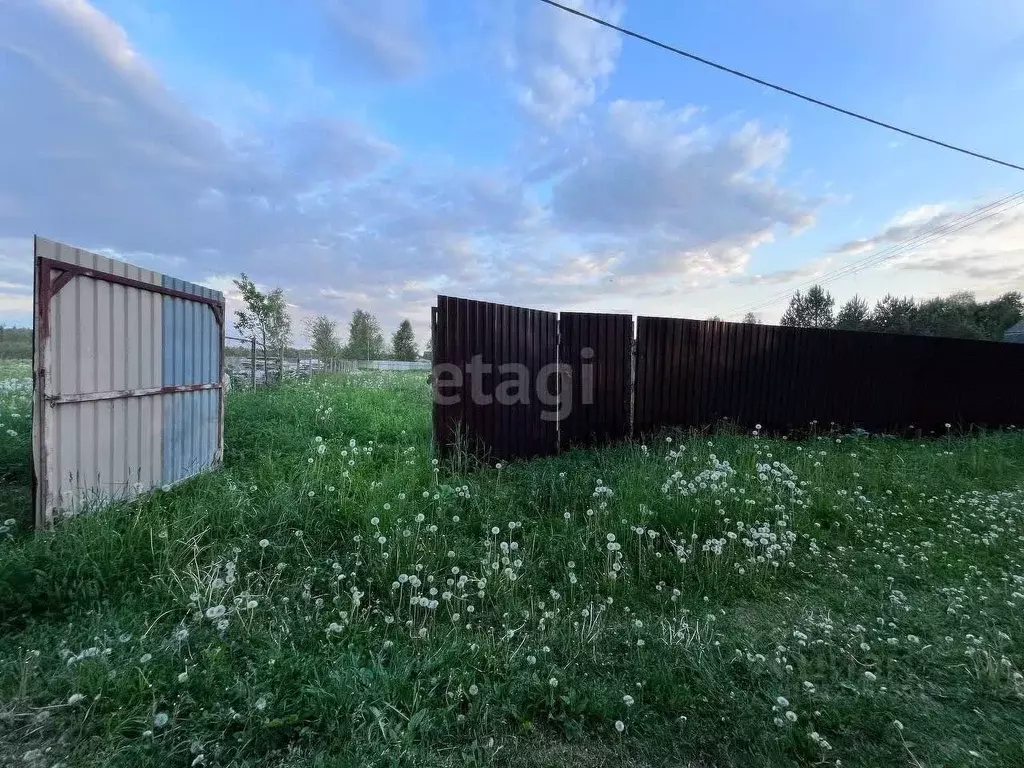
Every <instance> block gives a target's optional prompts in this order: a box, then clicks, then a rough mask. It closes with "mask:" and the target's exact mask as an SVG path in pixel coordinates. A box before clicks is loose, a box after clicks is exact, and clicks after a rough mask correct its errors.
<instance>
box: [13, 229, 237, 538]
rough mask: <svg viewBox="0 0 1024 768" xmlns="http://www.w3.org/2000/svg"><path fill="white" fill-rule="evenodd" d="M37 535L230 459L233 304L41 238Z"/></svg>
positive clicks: (37, 277)
mask: <svg viewBox="0 0 1024 768" xmlns="http://www.w3.org/2000/svg"><path fill="white" fill-rule="evenodd" d="M34 315H35V317H34V320H35V323H34V325H35V327H34V331H33V333H34V349H33V378H34V417H33V441H32V446H33V473H34V477H33V484H34V506H35V518H36V524H37V526H40V527H44V526H47V525H49V524H50V523H52V522H53V521H54V519H55V518H56V517H59V516H66V515H73V514H76V513H78V512H80V511H82V510H83V509H85V508H86V507H90V506H93V505H100V504H102V503H105V502H107V501H110V500H112V499H127V498H132V497H134V496H136V495H138V494H139V493H143V492H145V491H148V490H150V489H152V488H154V487H159V486H162V485H166V484H170V483H175V482H178V481H180V480H183V479H185V478H187V477H190V476H192V475H194V474H196V473H197V472H199V471H202V470H203V469H206V468H208V467H211V466H213V465H215V464H217V463H219V462H220V460H221V454H222V446H223V397H222V391H221V381H222V377H223V346H224V337H223V334H224V322H223V319H224V297H223V295H222V294H220V293H218V292H216V291H212V290H210V289H208V288H203V287H201V286H198V285H195V284H193V283H187V282H184V281H181V280H176V279H174V278H170V277H167V276H165V275H161V274H159V273H157V272H153V271H150V270H146V269H141V268H139V267H135V266H132V265H129V264H125V263H123V262H120V261H116V260H113V259H108V258H106V257H103V256H99V255H97V254H95V253H90V252H89V251H83V250H80V249H78V248H73V247H71V246H68V245H63V244H61V243H56V242H53V241H51V240H47V239H45V238H41V237H37V238H36V240H35V312H34Z"/></svg>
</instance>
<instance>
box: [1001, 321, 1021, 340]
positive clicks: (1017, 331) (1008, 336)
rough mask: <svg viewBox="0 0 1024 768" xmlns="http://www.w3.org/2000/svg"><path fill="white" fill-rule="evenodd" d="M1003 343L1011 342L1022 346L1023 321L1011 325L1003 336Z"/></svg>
mask: <svg viewBox="0 0 1024 768" xmlns="http://www.w3.org/2000/svg"><path fill="white" fill-rule="evenodd" d="M1003 341H1012V342H1013V343H1014V344H1024V320H1021V321H1020V322H1019V323H1017V324H1015V325H1011V326H1010V327H1009V328H1007V329H1006V333H1004V334H1003Z"/></svg>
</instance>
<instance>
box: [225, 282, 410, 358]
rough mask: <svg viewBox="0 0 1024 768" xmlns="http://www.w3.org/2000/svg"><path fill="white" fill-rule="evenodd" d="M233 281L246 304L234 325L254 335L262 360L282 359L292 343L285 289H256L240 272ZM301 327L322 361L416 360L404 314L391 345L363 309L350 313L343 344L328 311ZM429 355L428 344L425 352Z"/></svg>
mask: <svg viewBox="0 0 1024 768" xmlns="http://www.w3.org/2000/svg"><path fill="white" fill-rule="evenodd" d="M234 284H235V287H236V288H237V289H238V291H239V293H240V294H241V298H242V302H243V303H244V304H245V308H244V309H239V310H237V311H236V312H235V328H236V329H238V331H239V333H241V334H243V335H246V336H249V337H250V338H255V339H256V342H257V345H258V346H259V347H260V348H261V349H262V350H263V356H264V360H266V359H267V357H273V358H277V359H278V360H282V359H283V358H284V357H285V355H287V354H289V351H290V350H291V347H290V346H289V345H290V344H291V341H292V320H291V315H290V314H289V312H288V302H287V301H286V299H285V294H284V290H283V289H282V288H274V289H273V290H271V291H267V292H263V291H260V290H259V289H258V288H257V287H256V284H255V283H253V281H252V279H251V278H249V276H248V275H246V274H245V273H244V272H243V273H242V274H241V276H240V277H239V278H238V279H237V280H235V281H234ZM305 325H306V333H307V335H308V337H309V341H310V353H311V354H312V355H313V356H314V357H316V358H318V359H320V360H336V359H348V360H384V359H390V360H416V359H417V358H418V357H420V352H419V349H418V347H417V344H416V337H415V335H414V334H413V330H412V323H410V322H409V320H408V318H407V319H405V320H403V321H402V322H401V323H399V325H398V328H397V329H396V330H395V332H394V333H393V334H392V335H391V339H390V344H388V343H386V342H385V339H384V334H383V332H382V330H381V327H380V322H379V321H378V320H377V318H376V317H374V315H373V314H371V313H370V312H367V311H366V310H363V309H357V310H356V311H355V312H353V313H352V319H351V320H350V321H349V324H348V340H347V342H345V343H342V341H341V340H340V338H339V337H338V323H337V321H335V320H332V319H331V318H330V317H328V316H327V315H317V316H316V317H313V318H310V319H308V320H306V323H305ZM429 354H430V344H429V342H428V343H427V349H426V350H424V355H426V356H429Z"/></svg>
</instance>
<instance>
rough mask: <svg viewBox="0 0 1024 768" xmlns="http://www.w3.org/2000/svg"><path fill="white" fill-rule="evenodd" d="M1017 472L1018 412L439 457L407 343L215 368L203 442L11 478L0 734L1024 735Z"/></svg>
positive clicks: (83, 744)
mask: <svg viewBox="0 0 1024 768" xmlns="http://www.w3.org/2000/svg"><path fill="white" fill-rule="evenodd" d="M5 397H7V398H8V399H9V400H10V399H12V398H13V399H16V398H17V397H19V396H10V395H8V396H5ZM17 407H18V408H19V409H22V408H23V406H22V405H20V404H19V405H17ZM10 408H11V406H9V405H6V404H4V405H0V413H3V414H4V417H5V418H6V415H7V413H8V412H9V410H10ZM0 420H2V419H0ZM25 426H27V425H22V427H21V428H19V429H18V436H17V437H16V438H11V440H10V441H9V443H8V442H3V443H0V457H2V460H3V462H4V465H3V470H2V476H3V478H4V483H5V488H6V487H7V486H15V487H17V486H19V484H21V485H24V483H25V481H26V478H27V470H26V467H27V464H26V462H27V455H22V456H20V458H18V457H17V454H18V453H19V452H21V453H22V454H25V453H26V452H27V449H28V444H27V441H26V440H25V439H24V437H23V435H24V434H26V433H27V429H25V428H24V427H25ZM669 440H671V442H669ZM5 441H6V438H5ZM19 462H20V463H19ZM776 462H778V466H776ZM726 463H727V464H726ZM758 465H762V466H761V467H760V468H759V467H758ZM764 465H767V466H764ZM1022 480H1024V435H1021V434H1019V433H1016V432H1008V433H993V434H987V435H981V436H976V437H970V438H968V437H957V436H950V437H947V438H943V439H940V440H933V441H920V442H914V441H902V440H895V439H889V438H882V437H839V438H837V437H836V436H820V437H815V438H810V439H807V440H803V441H801V442H788V441H784V440H777V439H765V438H755V437H749V436H746V437H745V436H727V435H720V436H714V437H712V438H708V437H687V436H684V435H680V434H673V433H666V434H663V435H660V436H657V437H656V438H650V442H649V443H648V444H647V445H646V446H645V445H643V444H641V443H640V442H637V443H630V444H623V445H619V446H616V447H611V448H606V449H602V450H592V451H577V452H571V453H568V454H564V455H562V456H559V457H557V458H552V459H542V460H536V461H532V462H528V463H515V464H511V465H509V466H505V467H502V468H501V469H495V468H490V469H483V470H479V471H475V472H468V473H464V474H460V473H455V472H453V471H451V470H450V469H449V468H446V467H434V466H433V465H432V462H431V455H430V425H429V392H428V391H427V386H426V383H425V382H424V380H423V377H422V376H420V375H413V376H403V375H396V374H374V375H363V376H352V377H347V378H337V379H332V380H329V381H322V382H318V383H316V384H314V385H312V386H303V385H293V386H288V387H284V388H281V389H259V390H257V391H255V392H233V393H232V394H231V395H230V397H229V399H228V412H227V435H226V456H225V467H224V469H223V470H221V471H219V472H216V473H211V474H209V475H205V476H202V477H199V478H197V479H195V480H193V481H191V482H189V483H187V484H184V485H182V486H181V487H178V488H176V489H174V490H172V491H170V492H166V493H165V492H157V493H155V494H153V495H151V496H149V497H146V498H144V499H141V500H138V501H137V502H136V503H134V504H132V505H126V506H121V507H116V508H111V509H108V510H106V511H104V512H102V513H99V514H96V515H93V516H90V517H84V518H78V519H73V520H68V521H65V522H63V523H62V524H60V525H59V526H58V527H57V529H56V530H55V531H53V532H51V533H46V534H42V535H32V534H27V533H24V532H23V530H22V529H23V528H24V523H23V522H21V521H22V520H27V516H26V514H24V511H22V512H19V513H17V514H15V512H13V511H10V512H9V514H10V515H11V516H13V517H16V518H17V519H18V521H19V522H18V523H17V524H16V526H15V528H16V529H17V530H16V531H8V532H7V533H6V534H5V535H2V536H0V538H2V539H3V541H2V542H0V626H2V627H3V628H4V629H3V631H2V634H0V702H3V704H2V705H0V764H2V763H3V761H4V759H5V758H6V759H8V760H10V761H11V762H12V764H19V765H21V764H30V765H31V764H33V763H31V762H29V763H25V762H18V761H22V760H23V758H24V756H25V753H30V754H29V757H33V756H34V755H35V754H37V753H36V752H33V750H38V754H39V755H40V756H41V757H40V761H39V762H38V764H39V765H44V764H45V765H52V764H53V763H55V762H56V761H58V760H63V761H64V762H65V764H66V765H75V766H162V767H163V766H187V765H191V764H193V762H195V761H198V762H195V764H197V765H198V764H205V765H208V766H213V765H223V766H226V765H252V766H257V765H260V766H262V765H270V766H343V765H344V766H348V765H353V766H355V765H417V766H419V765H484V764H488V765H489V764H494V765H510V766H562V765H583V766H591V765H593V766H597V765H636V766H641V765H643V766H648V765H650V766H654V765H671V766H693V767H697V766H700V767H701V768H703V767H705V766H732V765H737V766H747V765H751V766H764V765H838V764H840V762H841V764H842V765H843V766H879V765H887V766H888V765H908V766H911V765H922V766H958V765H972V766H973V765H977V766H1010V765H1022V764H1024V715H1022V712H1024V701H1022V696H1024V680H1022V678H1021V674H1020V671H1019V670H1021V668H1022V667H1024V645H1022V642H1021V639H1022V637H1024V610H1022V609H1024V550H1022V542H1024V513H1022V509H1024V491H1022V486H1021V481H1022ZM6 493H7V491H5V494H6ZM12 493H13V491H12ZM18 493H21V494H22V497H23V498H27V497H26V496H25V493H24V489H23V488H22V490H21V491H18ZM12 498H14V497H12ZM5 503H6V502H5ZM4 509H5V510H11V509H12V507H10V506H5V507H4ZM495 531H497V532H495ZM730 533H735V534H736V535H735V538H733V537H732V536H730ZM612 538H614V541H613V540H612ZM382 539H383V541H382ZM745 539H746V540H747V541H749V542H755V541H757V542H760V541H762V540H763V541H764V542H765V543H763V544H762V543H754V544H753V549H752V550H751V549H748V546H747V545H746V544H745V543H744V540H745ZM609 545H611V546H609ZM705 546H706V548H707V549H706V551H705ZM758 555H759V556H760V557H761V561H759V560H758V559H757V556H758ZM613 574H614V576H613ZM483 579H486V582H483V581H482V580H483ZM432 589H433V590H436V593H434V594H432V593H431V590H432ZM414 597H415V598H416V604H415V605H413V604H411V600H412V598H414ZM434 600H436V601H437V603H436V605H435V604H434V603H433V602H431V601H434ZM423 601H425V602H426V603H427V604H426V605H422V606H421V605H420V602H423ZM250 605H251V606H252V607H251V608H250V607H248V606H250ZM218 606H220V607H218ZM222 610H223V614H222V615H221V611H222ZM552 681H554V682H552ZM79 695H80V696H81V699H78V696H79ZM73 696H74V697H75V699H74V701H75V703H72V704H69V703H68V702H69V700H71V697H73ZM626 697H630V698H626ZM779 697H782V699H781V700H780V698H779ZM790 713H791V714H790ZM790 718H795V720H791V719H790ZM617 721H619V722H620V723H621V725H622V731H621V732H619V731H618V730H617V729H616V722H617ZM897 722H899V723H900V725H901V726H902V729H900V727H899V726H897V725H896V724H895V723H897ZM200 755H202V758H201V759H200V758H199V756H200Z"/></svg>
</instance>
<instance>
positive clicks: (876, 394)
mask: <svg viewBox="0 0 1024 768" xmlns="http://www.w3.org/2000/svg"><path fill="white" fill-rule="evenodd" d="M556 318H557V319H556ZM433 321H434V322H433V325H432V338H433V343H434V350H435V359H436V362H437V366H436V367H435V369H434V379H435V405H434V435H435V441H436V444H437V447H438V448H439V450H441V452H442V453H443V452H444V451H446V450H450V447H451V446H452V445H453V444H455V443H457V442H458V441H459V437H460V435H461V436H462V437H463V438H465V439H466V443H465V447H466V448H467V449H468V450H469V451H470V452H471V453H473V454H475V455H477V456H479V457H481V458H486V459H498V458H511V457H524V456H540V455H549V454H554V453H557V452H558V451H559V450H560V449H565V448H568V447H570V446H573V445H587V444H598V443H602V442H608V441H612V440H615V439H618V438H624V437H629V436H640V435H642V434H644V433H647V432H651V431H653V430H656V429H659V428H662V427H683V428H694V429H705V428H709V427H712V428H713V427H718V426H721V425H723V424H727V425H733V426H736V427H741V428H744V429H755V428H760V429H761V430H762V431H766V432H778V433H787V432H794V431H795V432H800V431H803V430H808V429H812V428H815V429H819V430H820V429H829V428H831V427H833V426H835V427H837V428H841V429H850V428H862V429H865V430H868V431H871V432H899V431H903V430H912V431H914V432H921V433H925V434H927V433H930V432H934V433H936V434H942V433H945V432H946V430H947V427H946V425H947V424H949V425H950V426H951V427H955V428H968V427H972V426H980V427H998V426H1007V425H1017V426H1020V425H1024V345H1020V344H1008V343H1003V342H992V341H975V340H968V339H951V338H938V337H922V336H902V335H893V334H882V333H869V332H855V331H838V330H825V329H816V328H788V327H779V326H769V325H758V324H747V323H726V322H721V321H701V320H678V319H672V318H659V317H640V318H638V320H637V326H636V327H637V335H636V341H635V354H634V342H633V321H632V318H631V317H630V316H628V315H600V314H584V313H576V312H563V313H561V315H560V316H557V315H555V313H552V312H538V311H536V310H526V309H521V308H518V307H508V306H504V305H499V304H488V303H485V302H478V301H470V300H467V299H455V298H450V297H446V296H440V297H438V306H437V307H436V309H435V312H434V314H433ZM556 328H557V331H558V344H557V346H558V358H559V360H558V362H559V366H560V369H561V370H560V372H559V374H557V376H556V378H558V379H559V381H560V386H559V387H558V394H557V398H556V399H555V402H554V404H550V403H546V402H544V400H545V394H546V393H547V392H548V391H550V386H549V385H548V384H547V382H548V381H549V380H550V379H551V375H550V369H545V366H547V365H549V364H550V363H551V361H552V359H553V347H552V338H553V334H554V331H555V329H556ZM481 363H493V364H495V365H500V364H502V363H506V364H507V363H520V364H522V365H524V366H525V368H526V369H527V371H528V373H527V374H526V377H525V378H526V380H525V382H524V385H525V386H528V387H530V388H531V390H530V392H529V395H528V398H529V400H530V403H531V404H530V405H529V406H526V405H523V404H522V403H521V402H520V401H519V400H514V401H513V402H512V403H511V404H509V402H508V399H507V397H506V398H505V399H504V400H503V399H502V398H501V397H499V396H498V395H500V394H501V387H502V383H503V381H504V380H505V378H507V376H506V375H503V374H497V373H493V372H484V373H482V374H480V375H477V376H475V377H474V376H473V375H472V373H471V370H470V369H471V367H473V368H474V369H475V370H477V371H480V370H481V369H480V368H479V367H478V366H479V365H480V364H481ZM453 372H454V373H455V374H457V375H458V377H459V382H460V384H459V386H458V387H454V385H453V384H452V379H451V377H452V375H453ZM442 376H444V377H447V378H446V379H444V381H443V382H442V379H441V377H442ZM463 379H465V381H463ZM442 383H443V384H444V386H439V384H442ZM453 391H457V392H458V393H459V394H461V395H462V396H463V397H462V398H461V399H460V400H459V401H458V402H457V403H455V404H453V403H450V402H447V401H443V400H438V399H437V398H438V397H441V396H444V395H446V394H449V393H450V392H453ZM505 394H506V395H507V392H506V393H505ZM538 401H539V402H541V403H542V405H543V407H542V408H541V409H538V408H537V403H538ZM542 415H543V419H542ZM552 417H553V418H552ZM555 425H557V431H555V432H553V431H552V427H554V426H555Z"/></svg>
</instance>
